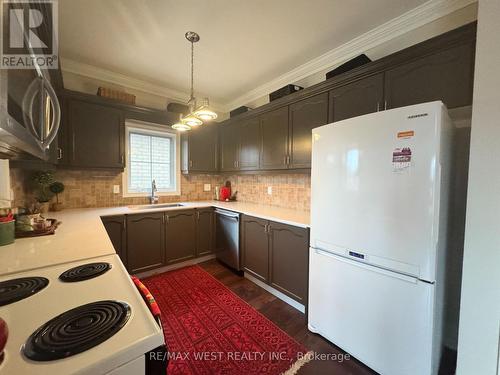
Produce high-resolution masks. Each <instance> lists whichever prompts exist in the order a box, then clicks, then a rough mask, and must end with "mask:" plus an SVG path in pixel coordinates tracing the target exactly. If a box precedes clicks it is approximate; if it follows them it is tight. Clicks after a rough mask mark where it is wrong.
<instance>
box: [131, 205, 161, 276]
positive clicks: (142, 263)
mask: <svg viewBox="0 0 500 375" xmlns="http://www.w3.org/2000/svg"><path fill="white" fill-rule="evenodd" d="M163 222H164V220H163V213H162V212H157V213H145V214H134V215H127V264H128V270H129V272H130V273H139V272H144V271H149V270H152V269H154V268H158V267H161V266H164V265H165V262H166V259H165V230H164V224H163Z"/></svg>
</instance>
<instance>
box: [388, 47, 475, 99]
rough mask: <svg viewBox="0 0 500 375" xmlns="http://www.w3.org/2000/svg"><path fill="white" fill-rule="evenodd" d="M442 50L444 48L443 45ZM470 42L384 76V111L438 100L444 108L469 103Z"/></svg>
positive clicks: (470, 89)
mask: <svg viewBox="0 0 500 375" xmlns="http://www.w3.org/2000/svg"><path fill="white" fill-rule="evenodd" d="M444 47H446V46H444ZM474 50H475V47H474V43H468V44H462V45H458V46H455V47H452V48H446V49H444V50H441V51H440V52H437V53H434V54H432V55H430V56H425V57H422V58H419V59H417V60H415V61H412V62H409V63H406V64H403V65H401V66H398V67H396V68H394V69H390V70H388V71H387V72H386V73H385V92H386V94H385V95H386V100H387V107H388V108H396V107H403V106H407V105H412V104H418V103H424V102H429V101H434V100H441V101H443V102H444V104H446V106H447V107H448V108H456V107H463V106H466V105H470V104H471V103H472V86H473V77H474V72H473V71H474Z"/></svg>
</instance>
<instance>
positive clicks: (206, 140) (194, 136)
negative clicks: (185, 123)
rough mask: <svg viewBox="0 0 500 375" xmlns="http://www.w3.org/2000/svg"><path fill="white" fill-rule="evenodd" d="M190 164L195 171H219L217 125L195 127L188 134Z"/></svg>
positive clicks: (189, 166)
mask: <svg viewBox="0 0 500 375" xmlns="http://www.w3.org/2000/svg"><path fill="white" fill-rule="evenodd" d="M188 150H189V164H188V170H189V171H193V172H215V171H217V125H215V124H206V125H202V126H199V127H196V128H193V129H192V130H191V131H190V132H189V134H188Z"/></svg>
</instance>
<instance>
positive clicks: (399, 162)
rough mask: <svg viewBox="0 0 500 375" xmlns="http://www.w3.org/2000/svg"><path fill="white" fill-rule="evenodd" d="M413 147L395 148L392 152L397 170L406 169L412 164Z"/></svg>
mask: <svg viewBox="0 0 500 375" xmlns="http://www.w3.org/2000/svg"><path fill="white" fill-rule="evenodd" d="M411 157H412V154H411V149H410V148H409V147H403V148H395V149H394V151H393V152H392V167H393V169H394V171H395V172H399V171H402V170H405V169H407V168H409V167H410V166H411Z"/></svg>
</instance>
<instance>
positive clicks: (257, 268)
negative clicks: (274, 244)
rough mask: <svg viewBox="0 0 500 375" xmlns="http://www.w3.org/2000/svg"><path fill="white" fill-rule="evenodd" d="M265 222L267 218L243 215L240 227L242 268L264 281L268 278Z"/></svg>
mask: <svg viewBox="0 0 500 375" xmlns="http://www.w3.org/2000/svg"><path fill="white" fill-rule="evenodd" d="M267 224H268V221H267V220H264V219H259V218H256V217H252V216H247V215H243V219H242V221H241V227H240V230H241V246H242V251H243V270H244V271H245V272H248V273H250V274H251V275H252V276H254V277H256V278H257V279H259V280H261V281H264V282H266V283H267V282H268V280H269V237H268V235H267Z"/></svg>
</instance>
